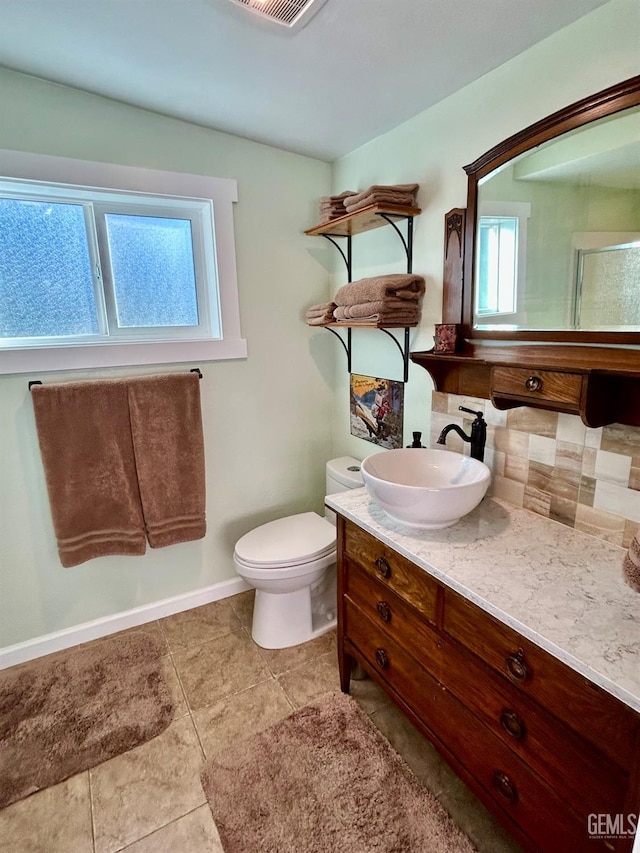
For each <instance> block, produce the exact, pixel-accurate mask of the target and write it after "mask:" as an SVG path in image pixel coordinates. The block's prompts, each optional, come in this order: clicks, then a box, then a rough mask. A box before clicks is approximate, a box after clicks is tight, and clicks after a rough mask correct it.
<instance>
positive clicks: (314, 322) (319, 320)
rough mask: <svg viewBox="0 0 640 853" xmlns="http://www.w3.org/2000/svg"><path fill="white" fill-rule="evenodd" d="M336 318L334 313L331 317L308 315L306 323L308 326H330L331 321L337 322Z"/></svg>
mask: <svg viewBox="0 0 640 853" xmlns="http://www.w3.org/2000/svg"><path fill="white" fill-rule="evenodd" d="M335 321H336V318H335V317H334V316H333V315H332V316H330V317H307V318H306V324H307V326H328V325H329V324H330V323H335Z"/></svg>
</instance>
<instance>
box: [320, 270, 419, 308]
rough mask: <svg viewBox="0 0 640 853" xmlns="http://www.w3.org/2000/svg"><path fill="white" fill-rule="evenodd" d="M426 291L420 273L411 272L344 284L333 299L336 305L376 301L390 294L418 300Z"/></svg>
mask: <svg viewBox="0 0 640 853" xmlns="http://www.w3.org/2000/svg"><path fill="white" fill-rule="evenodd" d="M424 291H425V283H424V279H423V278H422V276H420V275H413V274H411V273H408V274H407V273H396V274H391V275H377V276H373V277H372V278H361V279H358V281H352V282H351V283H350V284H345V285H343V286H342V287H341V288H340V289H339V290H338V292H337V293H336V295H335V296H334V297H333V301H334V302H335V303H336V305H359V304H361V303H363V302H375V301H377V300H380V299H386V298H387V297H390V296H392V297H396V298H398V299H406V300H408V301H417V300H419V299H420V297H421V296H422V294H423V293H424Z"/></svg>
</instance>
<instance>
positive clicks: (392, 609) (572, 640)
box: [326, 489, 640, 853]
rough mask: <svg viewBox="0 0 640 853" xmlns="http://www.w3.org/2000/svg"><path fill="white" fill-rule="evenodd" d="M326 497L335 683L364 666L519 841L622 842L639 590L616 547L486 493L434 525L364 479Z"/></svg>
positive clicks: (631, 781) (559, 847) (638, 697)
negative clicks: (333, 567)
mask: <svg viewBox="0 0 640 853" xmlns="http://www.w3.org/2000/svg"><path fill="white" fill-rule="evenodd" d="M326 503H327V505H328V506H329V507H330V508H331V509H333V510H334V511H335V512H336V513H337V517H338V526H337V535H338V540H337V541H338V602H339V608H338V656H339V666H340V679H341V687H342V690H343V691H345V692H348V691H349V683H350V675H351V669H352V665H353V664H354V662H357V663H359V664H360V665H361V666H362V667H364V669H365V670H366V671H367V672H368V673H369V675H370V676H371V677H372V678H373V679H374V680H375V681H377V682H378V684H380V686H381V687H382V688H383V689H384V690H385V692H386V693H387V694H388V695H389V697H390V698H391V699H392V700H393V701H394V702H395V703H396V704H397V705H398V706H399V707H400V708H401V709H402V710H403V711H404V713H405V714H406V715H407V716H408V718H409V719H410V720H411V721H412V722H413V723H414V725H416V727H417V728H418V729H419V730H420V731H421V732H422V733H423V734H424V735H425V736H426V737H427V738H429V740H430V741H431V742H432V743H433V744H434V745H435V746H436V748H437V749H438V750H439V752H440V753H441V754H442V755H443V757H444V758H445V759H446V760H447V761H448V762H449V763H450V764H451V766H452V767H453V768H454V770H455V771H456V772H457V773H458V774H459V776H460V777H461V778H462V779H463V780H464V781H465V782H466V783H467V784H468V785H469V786H470V787H471V789H472V790H473V791H474V792H475V793H476V794H477V796H478V797H479V798H480V799H481V800H482V801H483V802H484V804H485V805H486V806H487V807H488V808H489V809H490V810H491V811H492V812H493V813H494V815H496V817H497V818H498V820H499V821H500V822H501V823H503V825H504V826H505V827H506V828H507V830H508V831H509V832H510V833H511V834H512V835H513V837H514V838H515V839H516V840H517V841H518V842H519V843H520V844H521V845H522V846H523V847H524V848H525V849H526V850H542V851H562V852H563V853H564V851H572V853H573V851H582V850H594V851H595V850H603V851H605V850H616V851H628V850H631V848H632V845H633V832H631V833H630V834H629V835H624V834H622V833H621V832H619V831H618V830H625V831H626V830H629V829H632V830H633V829H635V824H633V825H630V824H629V823H628V821H629V818H628V817H627V815H633V816H635V815H637V814H638V810H639V805H640V607H639V606H638V605H639V602H640V599H639V598H638V595H637V593H634V592H633V591H632V590H630V589H629V588H628V587H626V586H625V584H624V582H623V580H622V572H621V564H622V557H623V554H624V552H623V550H622V549H621V548H619V547H617V546H614V545H610V544H609V543H606V542H604V541H601V540H597V539H594V538H592V537H590V536H588V535H586V534H582V533H579V532H576V531H575V530H572V529H569V528H567V527H565V526H564V525H561V524H559V523H557V522H554V521H550V520H549V519H546V518H542V517H540V516H537V515H535V514H533V513H530V512H527V511H526V510H522V509H518V508H516V507H513V506H511V505H509V504H507V503H505V502H502V501H499V500H496V499H493V498H485V500H484V501H483V503H482V504H480V506H479V507H478V508H477V509H476V510H474V511H473V512H472V513H470V514H469V515H468V516H466V517H465V518H463V519H462V520H461V521H460V522H458V523H457V524H456V525H454V526H453V527H450V528H446V529H443V530H432V531H411V530H409V529H408V528H405V527H403V526H402V525H401V524H398V523H396V522H393V521H391V519H389V517H388V516H386V515H385V513H384V511H383V510H381V509H380V507H378V506H377V505H376V504H375V503H373V502H371V500H370V499H369V497H368V495H367V493H366V491H365V490H364V489H358V490H355V491H352V492H349V493H345V494H338V495H332V496H329V497H328V498H327V499H326ZM590 815H591V816H592V817H590ZM593 815H596V816H598V815H610V816H611V818H610V819H611V820H617V821H618V823H617V824H615V827H614V830H615V833H614V832H609V833H608V834H610V835H613V834H616V835H617V837H601V838H598V837H595V836H596V835H597V834H598V833H600V834H604V833H606V828H605V829H604V830H603V827H605V823H603V821H604V820H606V818H598V817H593ZM618 815H620V816H622V817H616V816H618ZM634 819H635V818H634V817H632V818H631V820H634ZM598 820H600V823H598Z"/></svg>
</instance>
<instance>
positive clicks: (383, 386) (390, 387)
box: [350, 373, 404, 450]
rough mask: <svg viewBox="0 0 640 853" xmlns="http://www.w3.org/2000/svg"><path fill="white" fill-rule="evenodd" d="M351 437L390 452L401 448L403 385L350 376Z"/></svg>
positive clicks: (354, 374) (392, 381) (373, 378)
mask: <svg viewBox="0 0 640 853" xmlns="http://www.w3.org/2000/svg"><path fill="white" fill-rule="evenodd" d="M350 387H351V395H350V396H351V435H355V436H357V437H358V438H363V439H364V440H365V441H372V442H373V443H374V444H378V445H379V446H380V447H385V448H386V449H387V450H392V449H394V448H397V447H402V432H403V425H404V383H403V382H395V381H394V380H392V379H379V378H377V377H374V376H360V375H359V374H357V373H352V374H351V381H350Z"/></svg>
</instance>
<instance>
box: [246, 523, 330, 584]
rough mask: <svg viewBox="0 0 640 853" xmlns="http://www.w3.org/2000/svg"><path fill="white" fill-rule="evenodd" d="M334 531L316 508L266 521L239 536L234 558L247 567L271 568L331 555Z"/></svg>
mask: <svg viewBox="0 0 640 853" xmlns="http://www.w3.org/2000/svg"><path fill="white" fill-rule="evenodd" d="M335 548H336V531H335V527H334V526H333V525H332V524H331V522H329V521H327V520H326V518H323V517H322V516H320V515H318V514H317V513H316V512H303V513H299V514H298V515H290V516H287V517H286V518H279V519H277V520H276V521H269V522H267V523H266V524H262V525H261V526H260V527H256V528H255V529H254V530H251V531H249V533H246V534H245V535H244V536H243V537H242V538H241V539H239V540H238V542H237V543H236V547H235V552H234V555H233V556H234V560H235V561H236V562H237V563H238V564H240V565H242V566H246V567H247V568H253V569H265V570H267V569H270V570H272V571H274V570H276V571H277V570H278V569H285V568H293V567H295V566H302V565H305V564H307V563H313V562H316V561H319V560H325V559H326V558H327V557H332V556H333V554H334V553H335Z"/></svg>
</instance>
